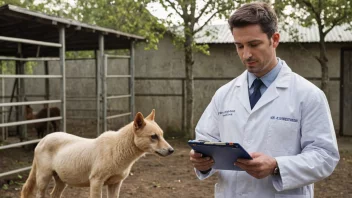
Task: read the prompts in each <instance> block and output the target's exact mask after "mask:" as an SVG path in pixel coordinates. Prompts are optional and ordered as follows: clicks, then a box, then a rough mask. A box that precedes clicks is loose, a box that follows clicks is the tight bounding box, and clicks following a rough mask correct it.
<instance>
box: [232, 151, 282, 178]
mask: <svg viewBox="0 0 352 198" xmlns="http://www.w3.org/2000/svg"><path fill="white" fill-rule="evenodd" d="M250 155H251V157H252V158H253V159H252V160H247V159H237V161H236V163H235V165H236V166H238V167H240V168H242V169H243V170H245V171H246V172H247V173H248V174H250V175H252V176H253V177H255V178H257V179H262V178H265V177H267V176H269V175H271V174H272V173H273V170H274V169H275V167H276V165H277V162H276V159H275V158H273V157H270V156H267V155H265V154H263V153H250Z"/></svg>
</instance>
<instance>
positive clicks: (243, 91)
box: [235, 60, 292, 113]
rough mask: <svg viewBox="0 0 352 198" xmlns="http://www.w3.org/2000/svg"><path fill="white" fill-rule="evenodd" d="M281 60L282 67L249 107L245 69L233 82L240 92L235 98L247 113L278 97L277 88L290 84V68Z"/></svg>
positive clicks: (286, 86)
mask: <svg viewBox="0 0 352 198" xmlns="http://www.w3.org/2000/svg"><path fill="white" fill-rule="evenodd" d="M281 61H282V68H281V70H280V72H279V74H278V76H277V77H276V79H275V80H274V82H273V83H272V84H271V85H270V86H269V87H268V89H267V90H266V91H265V92H264V94H263V95H262V97H261V98H260V99H259V101H258V103H257V104H256V105H255V106H254V108H253V109H251V107H250V104H249V95H248V81H247V70H246V71H244V72H243V73H242V74H241V75H240V76H239V77H238V80H237V81H236V82H235V86H236V87H239V88H240V93H239V94H237V98H238V99H239V101H240V102H241V104H242V106H243V107H244V108H245V109H246V110H247V112H248V113H253V112H255V111H256V110H258V109H259V108H261V107H263V106H264V105H266V104H268V103H269V102H271V101H273V100H275V99H276V98H277V97H279V92H278V90H277V89H278V88H288V87H289V85H290V80H291V76H292V70H291V69H290V67H288V65H287V64H286V62H285V61H283V60H281Z"/></svg>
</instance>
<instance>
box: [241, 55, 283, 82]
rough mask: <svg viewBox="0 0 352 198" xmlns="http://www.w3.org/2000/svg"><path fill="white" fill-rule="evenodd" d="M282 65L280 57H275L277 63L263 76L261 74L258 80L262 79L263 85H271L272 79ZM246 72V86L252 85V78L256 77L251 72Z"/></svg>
mask: <svg viewBox="0 0 352 198" xmlns="http://www.w3.org/2000/svg"><path fill="white" fill-rule="evenodd" d="M281 67H282V62H281V59H280V58H277V65H276V66H275V67H274V68H273V69H272V70H270V71H269V72H268V73H267V74H265V75H264V76H262V77H261V78H260V80H262V82H263V83H264V85H265V86H266V87H269V86H270V85H271V83H273V82H274V80H275V79H276V77H277V75H278V74H279V72H280V69H281ZM247 73H248V78H247V79H248V88H251V87H252V84H253V82H254V80H255V79H256V78H257V77H256V76H255V75H254V74H253V73H250V72H247Z"/></svg>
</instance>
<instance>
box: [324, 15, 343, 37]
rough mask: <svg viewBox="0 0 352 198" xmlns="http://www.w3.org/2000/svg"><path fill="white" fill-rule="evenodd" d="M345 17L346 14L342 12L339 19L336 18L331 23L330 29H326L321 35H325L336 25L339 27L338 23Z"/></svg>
mask: <svg viewBox="0 0 352 198" xmlns="http://www.w3.org/2000/svg"><path fill="white" fill-rule="evenodd" d="M346 17H347V14H346V12H344V14H343V15H342V16H341V17H340V18H337V19H336V20H333V21H332V25H331V27H330V28H328V29H327V30H326V31H325V32H323V34H325V35H327V34H328V33H329V32H330V31H331V30H332V29H333V28H334V27H335V26H336V25H339V22H340V21H342V20H344V19H345V18H346Z"/></svg>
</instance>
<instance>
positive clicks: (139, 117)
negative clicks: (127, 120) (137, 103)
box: [133, 112, 145, 130]
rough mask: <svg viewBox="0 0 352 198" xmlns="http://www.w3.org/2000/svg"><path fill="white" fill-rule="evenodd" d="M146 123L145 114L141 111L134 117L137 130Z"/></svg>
mask: <svg viewBox="0 0 352 198" xmlns="http://www.w3.org/2000/svg"><path fill="white" fill-rule="evenodd" d="M144 125H145V122H144V117H143V114H142V113H141V112H138V113H137V115H136V117H135V118H134V121H133V126H134V128H135V129H136V130H137V129H140V128H142V127H144Z"/></svg>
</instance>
